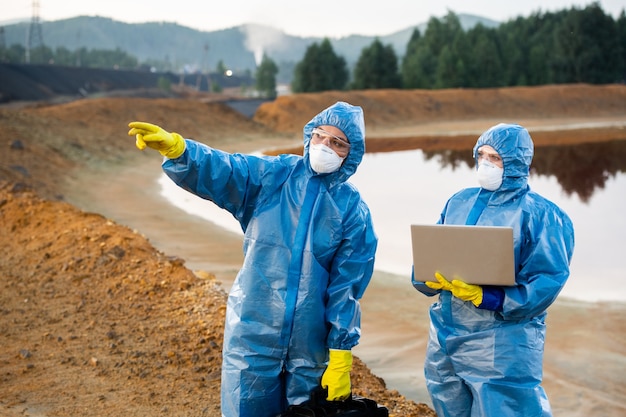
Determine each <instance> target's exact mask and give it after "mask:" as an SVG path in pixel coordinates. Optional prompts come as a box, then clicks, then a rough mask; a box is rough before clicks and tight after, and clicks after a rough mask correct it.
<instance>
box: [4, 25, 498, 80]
mask: <svg viewBox="0 0 626 417" xmlns="http://www.w3.org/2000/svg"><path fill="white" fill-rule="evenodd" d="M458 17H459V20H460V22H461V25H462V26H463V28H464V29H469V28H472V27H474V26H475V25H476V24H478V23H482V24H483V25H484V26H486V27H495V26H497V25H499V22H496V21H493V20H490V19H486V18H482V17H479V16H474V15H468V14H459V15H458ZM0 25H1V23H0ZM426 25H427V23H426V22H425V23H421V24H418V25H416V26H413V27H408V28H406V29H404V30H401V31H398V32H396V33H393V34H390V35H386V36H378V39H379V40H380V41H381V42H382V43H383V44H385V45H388V44H391V45H392V46H393V48H394V50H395V51H396V54H397V55H398V56H399V57H401V56H402V55H403V54H404V51H405V48H406V44H407V42H408V41H409V39H410V37H411V34H412V33H413V30H414V29H416V28H417V29H419V30H420V32H421V33H422V34H423V33H424V31H425V29H426ZM29 26H30V22H24V21H22V22H18V23H13V24H5V25H4V26H3V27H4V38H5V44H6V46H7V47H9V46H11V45H13V44H16V43H17V44H21V45H25V43H26V35H27V33H28V30H29ZM41 31H42V37H43V42H44V44H45V45H46V46H48V47H50V48H53V49H55V48H57V47H61V46H63V47H65V48H67V49H69V50H76V49H79V48H82V47H85V48H87V49H116V48H119V49H121V50H123V51H126V52H128V53H129V54H131V55H134V56H135V57H137V58H138V59H139V61H140V62H146V61H150V60H152V61H167V62H169V63H170V64H171V66H172V68H174V69H175V70H180V69H182V68H185V69H186V70H188V71H198V70H202V71H208V70H213V69H215V68H216V67H217V64H218V62H220V61H222V62H223V63H224V64H225V65H226V67H228V68H229V69H232V70H233V71H235V72H246V71H251V72H254V70H255V68H256V64H257V62H259V61H260V59H261V57H262V55H263V53H266V54H267V55H268V56H269V57H270V58H272V59H273V60H274V61H275V62H276V63H277V64H278V65H279V67H280V68H281V72H279V74H278V77H279V81H282V82H289V81H290V79H291V73H292V70H293V67H294V66H295V64H296V63H297V62H299V61H301V60H302V58H303V56H304V53H305V51H306V49H307V47H308V46H309V45H311V44H312V43H314V42H317V43H319V42H321V41H322V40H323V38H316V37H307V38H303V37H298V36H291V35H288V34H286V33H284V32H282V31H279V30H276V29H274V28H272V27H269V26H264V25H259V24H246V25H241V26H237V27H233V28H229V29H223V30H217V31H212V32H204V31H199V30H195V29H191V28H188V27H185V26H181V25H178V24H176V23H168V22H150V23H137V24H129V23H123V22H119V21H115V20H112V19H109V18H104V17H97V16H96V17H93V16H79V17H74V18H70V19H64V20H56V21H50V22H42V23H41ZM375 38H376V37H375V36H361V35H352V36H347V37H344V38H339V39H330V42H331V44H332V45H333V48H334V50H335V52H336V53H337V54H338V55H341V56H343V57H344V58H345V59H346V62H347V63H348V66H349V67H352V66H353V65H354V64H355V63H356V61H357V59H358V58H359V55H360V54H361V51H362V49H363V48H365V47H367V46H369V45H370V44H371V43H372V42H373V41H374V39H375Z"/></svg>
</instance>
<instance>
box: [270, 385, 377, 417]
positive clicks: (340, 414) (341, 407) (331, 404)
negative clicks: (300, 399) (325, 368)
mask: <svg viewBox="0 0 626 417" xmlns="http://www.w3.org/2000/svg"><path fill="white" fill-rule="evenodd" d="M327 396H328V391H327V389H325V388H322V387H318V388H315V389H314V390H313V391H312V392H311V397H310V399H309V400H308V401H305V402H304V403H302V404H300V405H290V406H289V408H287V411H285V412H284V413H282V414H281V415H280V416H277V417H389V410H387V407H383V406H382V405H378V404H377V403H376V401H374V400H370V399H369V398H364V397H361V396H358V395H352V396H351V398H349V399H347V400H344V401H328V400H326V397H327Z"/></svg>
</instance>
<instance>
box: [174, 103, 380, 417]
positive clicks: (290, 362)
mask: <svg viewBox="0 0 626 417" xmlns="http://www.w3.org/2000/svg"><path fill="white" fill-rule="evenodd" d="M320 125H330V126H334V127H337V128H339V129H340V130H341V131H342V132H343V133H344V134H345V135H346V137H347V138H348V140H349V142H350V144H351V148H350V152H349V154H348V156H347V157H346V159H345V160H344V163H343V164H342V166H341V168H340V169H339V170H338V171H336V172H333V173H330V174H321V175H320V174H317V173H316V172H315V171H313V170H312V169H311V166H310V164H309V156H308V150H309V141H310V139H311V132H312V130H313V128H315V127H317V126H320ZM303 136H304V152H303V156H298V155H280V156H276V157H269V156H261V157H259V156H252V155H242V154H230V153H226V152H223V151H219V150H217V149H213V148H211V147H209V146H206V145H203V144H199V143H197V142H194V141H190V140H186V150H185V152H184V153H183V155H181V157H179V158H177V159H173V160H166V161H165V162H164V164H163V169H164V171H165V172H166V174H167V175H168V176H169V177H170V178H171V179H172V180H173V181H174V182H175V183H176V184H178V185H179V186H181V187H183V188H184V189H186V190H188V191H190V192H192V193H194V194H196V195H198V196H200V197H202V198H205V199H208V200H211V201H213V202H214V203H215V204H217V205H218V206H219V207H221V208H223V209H225V210H228V211H229V212H230V213H231V214H232V215H233V216H234V217H235V218H236V219H237V220H238V221H239V223H240V224H241V228H242V230H243V232H244V243H243V251H244V255H245V256H244V261H243V265H242V267H241V270H240V271H239V273H238V275H237V277H236V279H235V282H234V284H233V286H232V288H231V291H230V294H229V297H228V302H227V312H226V323H225V330H224V345H223V364H222V415H223V416H227V417H235V416H242V417H263V416H276V415H277V414H279V413H281V412H283V411H284V410H285V409H286V408H287V406H288V405H291V404H300V403H302V402H304V401H306V400H308V399H309V394H310V392H311V390H313V388H315V387H317V386H319V385H320V379H321V376H322V374H323V372H324V370H325V369H326V365H327V360H328V350H329V349H341V350H350V349H351V348H352V347H354V346H355V345H356V344H357V343H358V341H359V337H360V334H361V330H360V319H361V310H360V305H359V299H360V298H361V297H362V296H363V292H364V291H365V289H366V287H367V285H368V284H369V281H370V278H371V276H372V272H373V267H374V255H375V251H376V246H377V237H376V235H375V232H374V229H373V226H372V219H371V215H370V211H369V208H368V207H367V205H366V204H365V202H364V201H363V200H362V199H361V196H360V194H359V192H358V191H357V189H356V188H355V187H354V186H353V185H352V184H350V183H348V182H346V181H347V179H348V178H349V177H350V176H351V175H352V174H354V173H355V172H356V169H357V167H358V165H359V164H360V162H361V160H362V158H363V154H364V153H365V125H364V119H363V111H362V109H361V108H360V107H358V106H352V105H350V104H348V103H344V102H338V103H336V104H334V105H332V106H330V107H329V108H327V109H325V110H324V111H322V112H321V113H319V114H318V115H317V116H315V117H314V118H313V119H312V120H311V121H310V122H309V123H307V124H306V126H305V127H304V134H303Z"/></svg>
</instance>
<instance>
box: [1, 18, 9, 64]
mask: <svg viewBox="0 0 626 417" xmlns="http://www.w3.org/2000/svg"><path fill="white" fill-rule="evenodd" d="M7 55H8V54H7V41H6V38H5V37H4V26H0V62H4V61H6V60H7Z"/></svg>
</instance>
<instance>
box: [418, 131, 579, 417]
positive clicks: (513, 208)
mask: <svg viewBox="0 0 626 417" xmlns="http://www.w3.org/2000/svg"><path fill="white" fill-rule="evenodd" d="M483 145H490V146H492V147H493V148H494V149H495V150H496V151H497V152H498V153H499V154H500V156H501V157H502V160H503V166H504V174H503V181H502V185H501V186H500V188H498V189H497V190H495V191H488V190H485V189H482V188H468V189H464V190H461V191H460V192H458V193H456V194H455V195H453V196H452V197H451V198H450V199H449V200H448V202H447V203H446V205H445V207H444V209H443V212H442V213H441V217H440V219H439V221H438V223H440V224H477V225H487V226H509V227H512V228H513V233H514V253H515V263H516V270H515V275H516V285H515V286H511V287H499V286H482V289H483V301H482V304H480V305H479V307H478V308H476V307H475V306H474V304H472V302H469V301H463V300H461V299H459V298H457V297H454V296H453V295H452V293H451V292H450V291H445V290H444V291H442V290H433V289H430V288H428V287H426V286H425V285H424V284H423V282H422V281H419V278H420V277H415V276H414V277H413V278H412V281H413V285H414V286H415V288H417V289H418V290H420V291H421V292H423V293H424V294H426V295H434V294H436V293H439V300H438V301H437V302H436V303H434V304H433V305H432V306H431V307H430V320H431V326H430V334H429V342H428V347H427V352H426V360H425V367H424V373H425V377H426V384H427V388H428V391H429V393H430V396H431V399H432V401H433V406H434V408H435V411H436V412H437V415H438V416H439V417H451V416H454V417H463V416H468V417H469V416H471V417H481V416H489V417H495V416H497V417H519V416H524V417H540V416H543V417H546V416H551V415H552V412H551V409H550V404H549V402H548V399H547V397H546V394H545V391H544V390H543V388H542V387H541V385H540V383H541V381H542V377H543V371H542V368H543V351H544V339H545V332H546V327H545V317H546V309H547V308H548V307H549V306H550V305H551V304H552V303H553V302H554V300H555V299H556V298H557V296H558V294H559V292H560V291H561V289H562V288H563V286H564V285H565V282H566V280H567V278H568V276H569V264H570V260H571V257H572V253H573V249H574V231H573V226H572V222H571V221H570V219H569V217H568V216H567V215H566V214H565V213H564V212H563V211H562V210H561V209H560V208H559V207H557V206H556V205H555V204H554V203H552V202H550V201H549V200H547V199H546V198H544V197H542V196H540V195H539V194H537V193H535V192H533V191H531V190H530V187H529V185H528V175H529V169H530V163H531V160H532V156H533V142H532V139H531V137H530V135H529V133H528V131H527V130H526V129H524V128H523V127H521V126H519V125H510V124H499V125H497V126H494V127H492V128H491V129H489V130H487V131H486V132H485V133H483V134H482V135H481V136H480V138H479V139H478V141H477V143H476V145H475V147H474V158H475V160H476V162H478V159H477V151H478V148H480V147H481V146H483ZM467 244H468V245H479V244H480V242H467ZM489 261H490V260H489V259H485V260H484V262H489ZM447 278H448V279H451V278H452V277H447ZM461 278H462V277H461ZM422 279H423V278H422Z"/></svg>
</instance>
